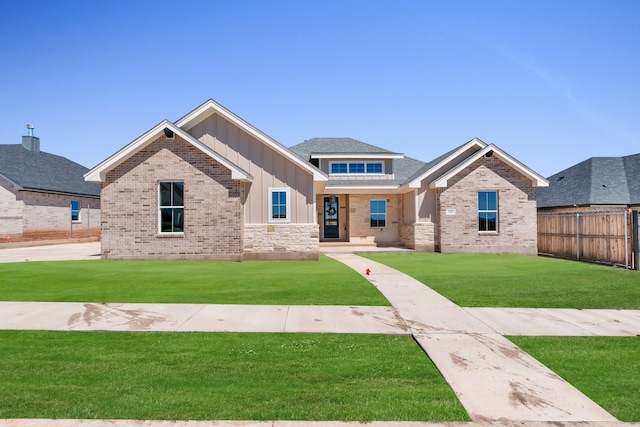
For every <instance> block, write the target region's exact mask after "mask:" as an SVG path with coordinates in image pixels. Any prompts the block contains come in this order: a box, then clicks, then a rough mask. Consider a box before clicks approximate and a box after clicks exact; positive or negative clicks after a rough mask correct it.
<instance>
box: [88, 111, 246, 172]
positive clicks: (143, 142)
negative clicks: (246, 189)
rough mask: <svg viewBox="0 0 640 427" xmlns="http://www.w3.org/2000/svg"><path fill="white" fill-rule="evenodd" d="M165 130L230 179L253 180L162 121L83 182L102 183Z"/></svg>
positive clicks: (241, 170)
mask: <svg viewBox="0 0 640 427" xmlns="http://www.w3.org/2000/svg"><path fill="white" fill-rule="evenodd" d="M165 129H168V130H170V131H171V132H173V133H174V134H175V135H178V136H179V137H180V138H182V139H184V140H185V141H187V142H188V143H189V144H191V145H192V146H194V147H195V148H197V149H198V150H200V151H202V152H203V153H204V154H206V155H207V156H209V157H211V158H212V159H214V160H215V161H217V162H219V163H220V164H222V165H223V166H224V167H226V168H227V169H229V170H230V171H231V177H232V178H233V179H239V180H241V181H251V180H252V179H253V177H252V176H251V175H250V174H249V173H248V172H246V171H245V170H243V169H242V168H240V167H238V166H237V165H235V164H233V163H231V162H230V161H229V160H227V159H226V158H224V157H222V156H221V155H220V154H218V153H216V152H215V151H214V150H213V149H211V148H210V147H209V146H207V145H205V144H203V143H202V142H200V141H198V140H197V139H195V138H194V137H192V136H191V135H190V134H188V133H187V132H185V131H184V130H182V129H180V128H179V127H178V126H176V125H174V124H173V123H171V122H170V121H168V120H164V121H162V122H160V123H158V124H157V125H156V126H155V127H154V128H152V129H151V130H149V131H147V132H146V133H145V134H144V135H142V136H140V137H139V138H137V139H136V140H134V141H132V142H131V143H129V144H128V145H126V146H125V147H124V148H122V149H121V150H120V151H118V152H117V153H115V154H114V155H112V156H111V157H109V158H107V159H106V160H104V161H103V162H102V163H100V164H98V165H97V166H96V167H94V168H93V169H91V170H90V171H89V172H87V173H86V174H85V180H86V181H90V182H103V181H104V180H105V178H106V174H107V172H109V171H110V170H112V169H114V168H115V167H116V166H118V165H119V164H121V163H122V162H124V161H125V160H126V159H128V158H129V157H131V156H132V155H134V154H135V153H137V152H138V151H140V150H142V149H143V148H145V147H146V146H148V145H149V144H151V143H152V142H153V141H155V140H156V139H157V138H158V136H160V135H161V134H163V133H164V132H165Z"/></svg>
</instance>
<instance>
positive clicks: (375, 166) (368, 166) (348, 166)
mask: <svg viewBox="0 0 640 427" xmlns="http://www.w3.org/2000/svg"><path fill="white" fill-rule="evenodd" d="M329 173H330V174H347V173H348V174H360V175H363V174H372V175H381V174H384V162H330V163H329Z"/></svg>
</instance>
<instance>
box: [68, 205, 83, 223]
mask: <svg viewBox="0 0 640 427" xmlns="http://www.w3.org/2000/svg"><path fill="white" fill-rule="evenodd" d="M72 202H78V219H73V208H71V203H72ZM69 207H70V208H71V209H70V211H71V212H70V214H71V222H72V223H73V224H82V203H81V202H80V201H79V200H71V202H69Z"/></svg>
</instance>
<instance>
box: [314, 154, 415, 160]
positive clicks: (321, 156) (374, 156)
mask: <svg viewBox="0 0 640 427" xmlns="http://www.w3.org/2000/svg"><path fill="white" fill-rule="evenodd" d="M310 157H311V158H312V159H337V160H339V159H403V158H404V154H400V153H311V156H310Z"/></svg>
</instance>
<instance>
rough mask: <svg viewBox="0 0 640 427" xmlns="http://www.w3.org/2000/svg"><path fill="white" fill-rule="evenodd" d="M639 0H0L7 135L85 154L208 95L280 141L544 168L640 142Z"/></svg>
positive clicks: (91, 155)
mask: <svg viewBox="0 0 640 427" xmlns="http://www.w3.org/2000/svg"><path fill="white" fill-rule="evenodd" d="M639 19H640V1H637V0H613V1H612V0H606V1H605V0H602V1H592V0H553V1H551V0H534V1H529V0H506V1H480V0H475V1H463V0H460V1H428V0H423V1H409V0H407V1H401V0H400V1H398V0H395V1H376V0H367V1H360V0H343V1H333V0H321V1H305V0H295V1H285V0H278V1H267V0H251V1H217V0H215V1H214V0H211V1H193V0H182V1H162V0H154V1H151V0H146V1H145V0H136V1H122V0H109V1H94V0H59V1H54V0H48V1H30V0H20V1H14V0H0V95H1V99H0V124H1V126H0V143H2V144H14V143H20V142H21V136H22V135H26V124H27V123H33V124H34V125H35V127H36V128H35V135H36V136H39V137H40V139H41V149H42V150H43V151H46V152H49V153H53V154H58V155H62V156H65V157H68V158H69V159H71V160H74V161H76V162H78V163H80V164H82V165H84V166H87V167H93V166H95V165H96V164H97V163H99V162H101V161H102V160H104V159H105V158H107V157H108V156H110V155H111V154H113V153H114V152H116V151H117V150H119V149H120V148H122V147H123V146H124V145H126V144H128V143H129V142H131V141H132V140H134V139H136V138H137V137H138V136H140V135H141V134H142V133H144V132H145V131H147V130H148V129H150V128H152V127H153V126H155V125H156V124H157V123H159V122H160V121H162V120H164V119H168V120H172V121H175V120H177V119H179V118H180V117H182V116H183V115H185V114H186V113H188V112H190V111H191V110H192V109H194V108H195V107H197V106H199V105H200V104H201V103H203V102H205V101H206V100H207V99H209V98H213V99H215V100H216V101H217V102H219V103H221V104H222V105H224V106H225V107H227V108H228V109H230V110H231V111H233V112H234V113H236V114H237V115H239V116H240V117H242V118H243V119H245V120H246V121H248V122H249V123H251V124H252V125H254V126H256V127H257V128H259V129H260V130H262V131H263V132H265V133H266V134H268V135H270V136H271V137H273V138H275V139H276V140H278V141H279V142H281V143H282V144H284V145H285V146H288V147H289V146H292V145H295V144H297V143H300V142H302V141H304V140H306V139H309V138H313V137H352V138H355V139H358V140H361V141H364V142H367V143H370V144H374V145H377V146H380V147H383V148H386V149H389V150H392V151H397V152H401V153H405V154H406V155H407V156H411V157H414V158H417V159H420V160H423V161H430V160H432V159H434V158H435V157H437V156H439V155H441V154H443V153H445V152H447V151H449V150H450V149H452V148H454V147H456V146H458V145H460V144H463V143H465V142H467V141H469V140H471V139H472V138H474V137H478V138H480V139H482V140H483V141H484V142H486V143H493V144H496V145H498V146H499V147H500V148H502V149H503V150H504V151H506V152H508V153H509V154H511V155H513V156H514V157H516V158H517V159H518V160H520V161H521V162H523V163H525V164H526V165H527V166H529V167H531V168H532V169H534V170H535V171H537V172H539V173H540V174H542V175H544V176H549V175H551V174H553V173H555V172H558V171H560V170H562V169H565V168H567V167H569V166H571V165H573V164H575V163H578V162H580V161H582V160H585V159H587V158H589V157H593V156H622V155H628V154H635V153H640V102H639V100H640V25H638V21H639Z"/></svg>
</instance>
